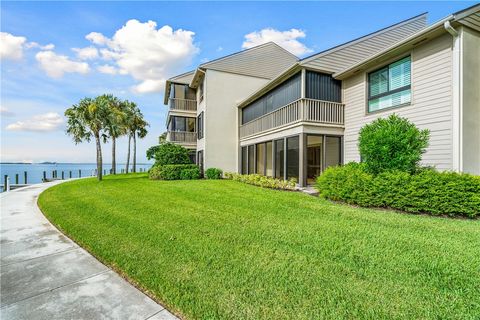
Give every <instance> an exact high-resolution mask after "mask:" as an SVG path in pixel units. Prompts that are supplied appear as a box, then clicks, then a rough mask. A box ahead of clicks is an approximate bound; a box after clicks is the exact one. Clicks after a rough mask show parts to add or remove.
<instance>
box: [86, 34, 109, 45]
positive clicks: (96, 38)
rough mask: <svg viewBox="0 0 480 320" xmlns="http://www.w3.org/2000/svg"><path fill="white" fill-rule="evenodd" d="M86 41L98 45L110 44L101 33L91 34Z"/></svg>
mask: <svg viewBox="0 0 480 320" xmlns="http://www.w3.org/2000/svg"><path fill="white" fill-rule="evenodd" d="M85 39H87V40H89V41H91V42H93V43H95V44H98V45H106V44H107V43H108V38H107V37H105V36H104V35H103V34H101V33H99V32H90V33H89V34H87V35H86V36H85Z"/></svg>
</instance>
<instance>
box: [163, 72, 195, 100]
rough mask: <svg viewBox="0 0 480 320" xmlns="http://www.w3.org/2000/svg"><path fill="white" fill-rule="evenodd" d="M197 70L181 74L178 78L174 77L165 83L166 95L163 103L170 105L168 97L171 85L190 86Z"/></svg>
mask: <svg viewBox="0 0 480 320" xmlns="http://www.w3.org/2000/svg"><path fill="white" fill-rule="evenodd" d="M194 73H195V70H192V71H189V72H185V73H182V74H179V75H178V76H175V77H172V78H170V79H168V80H167V81H166V82H165V94H164V95H163V103H164V104H168V97H170V87H171V86H170V84H171V83H180V84H189V83H190V81H192V78H193V74H194Z"/></svg>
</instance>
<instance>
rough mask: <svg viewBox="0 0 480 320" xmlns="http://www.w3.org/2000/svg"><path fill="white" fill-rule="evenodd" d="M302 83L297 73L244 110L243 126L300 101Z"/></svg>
mask: <svg viewBox="0 0 480 320" xmlns="http://www.w3.org/2000/svg"><path fill="white" fill-rule="evenodd" d="M301 81H302V78H301V74H300V73H297V74H295V75H294V76H292V77H291V78H290V79H288V80H287V81H285V82H284V83H282V84H281V85H279V86H278V87H276V88H275V89H273V90H271V91H270V92H268V93H267V94H265V95H263V96H261V97H260V98H258V99H257V100H255V101H254V102H252V103H251V104H250V105H249V106H247V107H245V108H243V110H242V124H243V123H246V122H248V121H251V120H254V119H256V118H258V117H261V116H263V115H264V114H267V113H269V112H272V111H274V110H277V109H279V108H281V107H283V106H285V105H287V104H289V103H290V102H293V101H295V100H297V99H300V96H301V92H300V91H301V86H302V84H301Z"/></svg>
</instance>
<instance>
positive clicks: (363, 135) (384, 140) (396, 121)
mask: <svg viewBox="0 0 480 320" xmlns="http://www.w3.org/2000/svg"><path fill="white" fill-rule="evenodd" d="M429 136H430V132H429V130H427V129H425V130H419V129H418V128H417V127H416V126H415V125H414V124H413V123H411V122H410V121H408V120H407V119H405V118H401V117H399V116H397V115H395V114H393V115H391V116H389V117H388V118H386V119H382V118H380V119H377V120H375V121H373V122H372V123H370V124H367V125H365V126H364V127H363V128H362V129H361V130H360V138H359V143H358V147H359V150H360V155H361V158H362V162H364V163H365V165H366V169H367V170H368V171H369V172H371V173H374V174H377V173H379V172H382V171H385V170H401V171H406V172H413V171H415V170H416V169H417V168H418V164H419V162H420V160H421V158H422V154H423V153H425V148H426V147H427V146H428V140H429Z"/></svg>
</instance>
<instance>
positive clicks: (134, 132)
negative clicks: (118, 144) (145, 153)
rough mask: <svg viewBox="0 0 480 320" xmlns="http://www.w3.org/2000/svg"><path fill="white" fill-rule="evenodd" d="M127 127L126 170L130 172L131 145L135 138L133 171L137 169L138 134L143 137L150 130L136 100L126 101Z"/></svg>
mask: <svg viewBox="0 0 480 320" xmlns="http://www.w3.org/2000/svg"><path fill="white" fill-rule="evenodd" d="M126 106H127V107H126V114H127V116H126V127H127V131H128V151H127V165H126V169H125V171H126V172H127V173H128V167H129V165H130V145H131V140H132V138H133V168H132V171H133V172H136V171H137V136H138V137H139V138H140V139H142V138H144V137H145V136H146V135H147V133H148V131H147V126H148V123H147V122H146V121H145V119H144V118H143V114H142V112H141V111H140V109H139V108H138V107H137V105H136V104H135V103H134V102H129V101H126Z"/></svg>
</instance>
